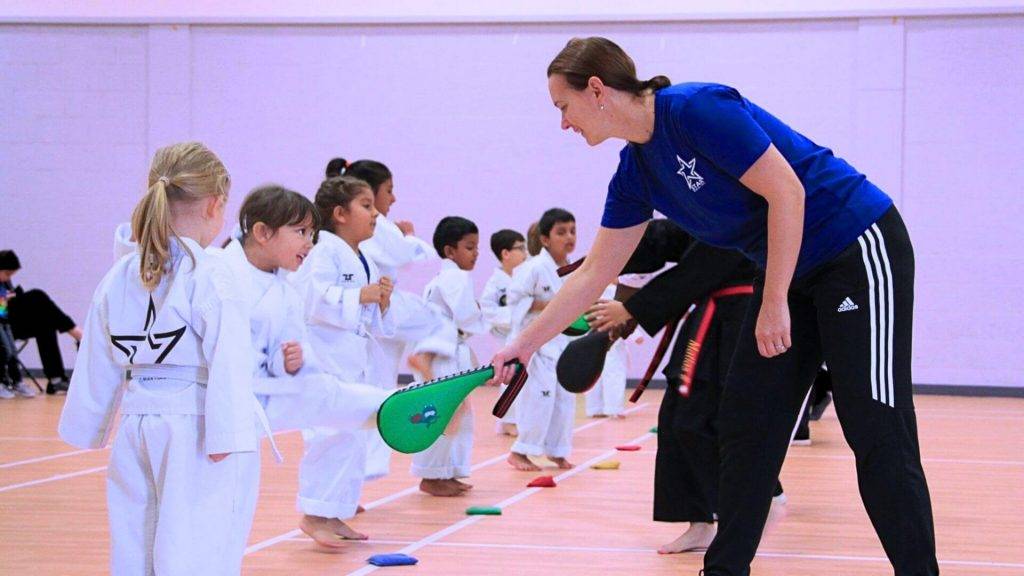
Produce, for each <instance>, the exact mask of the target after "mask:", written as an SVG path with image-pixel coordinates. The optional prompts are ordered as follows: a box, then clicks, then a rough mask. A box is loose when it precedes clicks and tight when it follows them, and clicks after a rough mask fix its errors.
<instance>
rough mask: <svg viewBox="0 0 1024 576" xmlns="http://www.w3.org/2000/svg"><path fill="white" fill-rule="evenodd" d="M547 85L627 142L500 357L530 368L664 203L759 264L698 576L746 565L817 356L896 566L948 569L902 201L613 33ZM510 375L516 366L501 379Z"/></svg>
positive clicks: (559, 99)
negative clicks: (920, 384)
mask: <svg viewBox="0 0 1024 576" xmlns="http://www.w3.org/2000/svg"><path fill="white" fill-rule="evenodd" d="M547 75H548V88H549V90H550V93H551V98H552V101H553V103H554V105H555V106H556V107H557V108H558V109H559V110H560V111H561V116H562V129H563V130H566V129H570V128H571V129H572V130H573V131H574V132H576V133H578V134H580V135H582V136H583V138H584V139H586V141H587V143H588V144H590V145H591V146H594V145H597V144H600V143H601V142H603V141H605V140H607V139H608V138H618V139H622V140H625V141H626V142H627V144H626V146H625V147H623V149H622V152H621V153H620V156H619V166H618V169H617V171H616V173H615V175H614V176H613V177H612V180H611V182H610V183H609V186H608V195H607V199H606V200H605V206H604V215H603V218H602V221H601V228H600V230H599V231H598V234H597V238H596V240H595V241H594V245H593V248H592V249H591V250H590V252H589V254H588V256H587V259H586V261H585V263H584V264H583V266H582V267H580V268H579V270H577V271H576V272H575V273H574V274H572V275H571V276H570V277H569V278H568V280H567V282H566V283H565V285H564V286H563V287H562V289H561V290H560V291H559V293H558V294H557V296H556V297H555V298H554V300H553V301H552V302H551V304H550V305H549V306H548V307H547V308H546V309H545V310H544V312H543V313H542V314H541V316H540V317H539V318H538V319H537V320H535V321H534V322H533V323H531V324H530V326H529V327H528V328H527V329H526V330H524V331H523V332H522V333H521V334H520V335H519V337H518V338H516V339H515V340H514V341H513V342H511V343H510V344H509V345H507V346H506V347H505V348H504V349H502V350H500V351H499V352H498V353H497V354H496V355H495V357H494V362H495V363H496V365H499V366H500V365H501V363H503V361H504V360H507V359H510V358H519V359H520V360H521V361H523V362H526V361H527V359H528V358H529V356H530V355H531V354H533V352H535V351H536V350H537V349H538V348H539V347H540V346H541V345H542V344H543V343H544V342H546V341H547V340H548V339H550V338H552V337H553V336H555V335H556V334H558V333H559V332H560V331H561V330H562V329H563V328H564V327H565V326H567V325H569V324H570V323H571V322H572V321H573V319H575V318H576V317H577V316H578V315H579V314H580V313H581V312H583V311H584V310H585V309H586V308H587V307H588V306H589V303H591V302H594V301H595V300H597V298H598V297H599V295H600V294H601V291H602V290H603V289H604V287H605V286H607V285H608V284H609V282H610V281H611V280H612V279H613V278H614V277H615V276H616V275H617V273H618V271H619V270H621V269H622V267H623V265H624V264H625V263H626V261H627V260H628V259H629V256H630V255H631V254H632V253H633V249H634V248H635V247H636V245H637V243H638V242H639V241H640V238H641V237H642V236H643V232H644V228H645V227H646V225H647V221H648V220H650V219H651V216H652V212H653V211H654V210H657V211H659V212H661V213H662V214H664V215H665V216H667V217H668V218H670V219H672V220H673V221H674V222H675V223H677V224H678V225H680V226H681V227H682V228H683V229H685V230H686V231H687V232H689V233H690V234H691V235H692V236H694V237H695V238H696V239H698V240H700V241H703V242H705V243H707V244H711V245H714V246H720V247H723V248H731V249H735V250H739V251H741V252H743V253H744V254H745V255H746V256H747V257H748V258H750V259H751V260H753V261H754V262H755V263H756V264H758V266H759V267H760V268H761V270H762V271H763V273H762V275H761V276H760V277H759V278H758V280H757V281H756V282H755V292H754V296H753V298H752V299H751V305H750V308H749V310H748V312H747V315H746V318H745V320H744V323H743V327H742V329H741V335H740V340H739V342H738V344H737V348H736V353H735V356H734V357H733V361H732V368H731V370H730V372H729V377H728V382H727V384H726V386H725V391H724V393H723V397H722V404H721V409H720V424H719V426H720V431H719V434H720V436H719V439H720V451H721V471H720V488H719V495H720V506H719V508H720V509H719V529H718V534H717V536H716V537H715V539H714V542H712V544H711V546H710V548H709V549H708V551H707V554H706V555H705V558H704V574H705V575H706V576H740V575H747V574H749V573H750V562H751V561H752V560H753V558H754V554H755V553H756V552H757V547H758V542H759V540H760V537H761V530H762V527H763V525H764V522H765V518H766V516H767V513H768V508H769V505H770V502H771V499H772V491H773V489H774V487H775V481H776V479H777V478H778V474H779V470H780V468H781V466H782V460H783V457H784V456H785V453H786V448H787V445H788V443H789V434H790V431H791V430H792V429H793V424H794V422H795V421H796V418H797V413H798V411H799V409H800V406H801V402H802V400H803V398H804V395H805V394H806V393H807V389H808V387H809V386H810V385H811V382H812V381H813V379H814V376H815V374H816V372H817V369H818V367H819V366H820V365H821V363H822V360H824V361H825V362H826V363H827V364H828V366H829V369H830V370H832V374H833V382H834V387H835V388H834V393H833V394H834V396H833V399H834V402H835V406H836V413H837V415H838V417H839V421H840V423H841V425H842V428H843V433H844V435H845V437H846V440H847V442H849V444H850V446H851V448H852V449H853V451H854V454H855V455H856V464H857V476H858V482H859V487H860V494H861V498H862V500H863V502H864V506H865V508H866V509H867V512H868V516H869V517H870V519H871V522H872V524H873V525H874V528H875V531H876V533H877V534H878V537H879V539H880V540H881V542H882V546H883V547H884V549H885V552H886V554H887V555H888V557H889V560H890V562H891V563H892V565H893V567H894V568H895V574H896V575H897V576H911V575H914V576H918V575H921V576H924V575H934V574H938V565H937V563H936V559H935V537H934V527H933V522H932V510H931V502H930V499H929V494H928V486H927V483H926V481H925V477H924V472H923V470H922V468H921V458H920V451H919V447H918V439H917V423H916V419H915V415H914V406H913V399H912V394H911V393H912V390H911V376H910V358H911V333H912V316H913V297H914V296H913V288H914V253H913V248H912V247H911V244H910V238H909V237H908V235H907V230H906V228H905V227H904V225H903V220H902V219H901V218H900V215H899V212H898V211H897V210H896V208H895V207H894V206H893V203H892V200H891V199H890V198H889V197H888V196H886V195H885V194H884V193H883V192H882V191H881V190H879V189H878V188H877V187H876V186H875V185H873V184H872V183H871V182H869V181H868V180H867V179H866V178H865V177H864V175H862V174H860V173H859V172H857V170H855V169H854V168H853V167H851V166H850V165H849V164H847V163H846V162H844V161H843V160H841V159H839V158H836V157H835V156H833V155H832V151H831V150H829V149H827V148H824V147H821V146H818V145H817V144H815V143H814V142H812V141H811V140H809V139H808V138H806V137H804V136H803V135H801V134H800V133H798V132H796V131H795V130H793V129H792V128H790V127H789V126H787V125H786V124H784V123H783V122H781V121H780V120H779V119H777V118H775V117H774V116H772V115H771V114H769V113H768V112H766V111H765V110H763V109H762V108H760V107H758V106H757V105H756V104H754V103H752V102H750V101H749V100H747V99H746V98H744V97H743V96H741V95H740V94H739V92H737V91H736V90H734V89H732V88H729V87H727V86H722V85H719V84H700V83H686V84H677V85H674V86H673V85H670V84H671V83H670V82H669V80H668V78H665V77H664V76H656V77H654V78H652V79H651V80H647V81H640V80H638V79H637V77H636V68H635V66H634V64H633V61H632V60H631V59H630V57H629V56H628V55H627V54H626V53H625V52H624V51H623V50H622V49H621V48H620V47H619V46H617V45H616V44H614V43H613V42H611V41H609V40H607V39H604V38H597V37H593V38H582V39H581V38H575V39H573V40H570V41H569V43H568V44H567V45H566V46H565V48H563V49H562V51H561V52H560V53H559V54H558V56H556V57H555V59H554V60H553V61H552V62H551V65H550V66H549V67H548V71H547ZM600 321H601V319H600V318H598V322H600ZM510 376H511V369H509V368H506V369H504V370H503V371H502V373H501V374H500V375H499V378H497V379H500V380H503V381H507V380H508V379H509V377H510Z"/></svg>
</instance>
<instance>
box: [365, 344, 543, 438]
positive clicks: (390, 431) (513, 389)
mask: <svg viewBox="0 0 1024 576" xmlns="http://www.w3.org/2000/svg"><path fill="white" fill-rule="evenodd" d="M509 364H512V365H514V366H515V369H516V372H515V376H513V377H512V381H511V382H509V383H508V388H506V389H505V392H504V393H503V394H502V395H501V397H500V398H498V401H497V403H495V405H494V410H492V412H491V413H492V414H494V415H495V416H496V417H498V418H501V417H502V416H504V415H505V413H506V412H508V409H509V407H511V406H512V402H513V401H514V400H515V399H516V396H518V395H519V391H520V390H522V389H523V384H525V383H526V378H527V374H526V367H525V366H523V365H522V364H521V363H520V362H519V361H518V360H511V361H509V362H508V363H506V366H507V365H509ZM493 377H494V368H493V367H492V366H491V365H490V364H488V365H487V366H481V367H479V368H473V369H472V370H466V371H465V372H459V373H458V374H452V375H450V376H444V377H441V378H435V379H434V380H429V381H427V382H421V383H417V384H411V385H409V386H406V387H405V388H401V389H399V390H396V391H395V392H394V393H393V394H391V396H388V397H387V399H385V400H384V403H383V404H381V406H380V410H378V411H377V429H378V430H379V431H380V435H381V437H382V438H384V442H386V443H387V445H388V446H390V447H391V448H392V449H393V450H396V451H398V452H402V453H403V454H413V453H416V452H422V451H424V450H426V449H427V448H430V446H431V445H433V444H434V442H435V441H436V440H437V439H438V438H439V437H440V436H441V434H442V433H443V432H444V429H445V428H446V427H447V426H448V423H449V422H451V419H452V416H454V415H455V410H456V409H457V408H458V407H459V404H462V401H463V400H465V399H466V396H468V395H469V393H470V392H472V391H473V390H475V389H476V388H477V387H478V386H482V385H483V383H484V382H486V381H487V380H490V379H491V378H493Z"/></svg>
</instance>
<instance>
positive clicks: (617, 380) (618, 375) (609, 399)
mask: <svg viewBox="0 0 1024 576" xmlns="http://www.w3.org/2000/svg"><path fill="white" fill-rule="evenodd" d="M625 402H626V348H625V343H624V342H623V341H622V340H616V341H615V343H613V344H612V346H611V348H610V349H609V350H608V355H607V356H606V357H605V361H604V369H603V370H602V371H601V377H600V378H598V380H597V383H596V384H594V387H593V388H591V389H590V390H588V391H587V393H586V406H587V407H586V412H587V416H595V415H598V414H603V415H605V416H618V415H619V414H622V407H623V405H624V404H625Z"/></svg>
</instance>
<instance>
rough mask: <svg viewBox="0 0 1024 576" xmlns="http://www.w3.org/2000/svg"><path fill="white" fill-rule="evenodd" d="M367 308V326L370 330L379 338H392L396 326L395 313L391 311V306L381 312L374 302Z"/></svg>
mask: <svg viewBox="0 0 1024 576" xmlns="http://www.w3.org/2000/svg"><path fill="white" fill-rule="evenodd" d="M367 308H368V309H369V312H368V314H369V315H370V320H369V322H367V326H369V330H370V332H371V333H372V334H373V335H374V336H378V337H380V338H394V336H395V330H396V329H397V326H396V325H395V315H394V314H392V313H391V308H388V309H387V310H385V311H383V312H381V309H380V306H378V305H376V304H371V305H369V306H368V307H367Z"/></svg>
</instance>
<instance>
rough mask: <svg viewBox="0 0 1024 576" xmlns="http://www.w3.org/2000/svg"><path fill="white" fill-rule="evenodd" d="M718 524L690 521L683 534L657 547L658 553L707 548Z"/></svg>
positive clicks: (674, 552) (675, 552) (677, 552)
mask: <svg viewBox="0 0 1024 576" xmlns="http://www.w3.org/2000/svg"><path fill="white" fill-rule="evenodd" d="M717 531H718V525H717V524H714V523H711V524H707V523H705V522H690V527H689V528H688V529H687V530H686V532H683V535H682V536H680V537H679V538H676V539H675V540H673V541H671V542H669V543H668V544H665V545H664V546H662V547H661V548H658V554H679V553H680V552H695V551H697V550H707V548H708V546H710V545H711V541H712V540H714V539H715V532H717Z"/></svg>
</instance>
